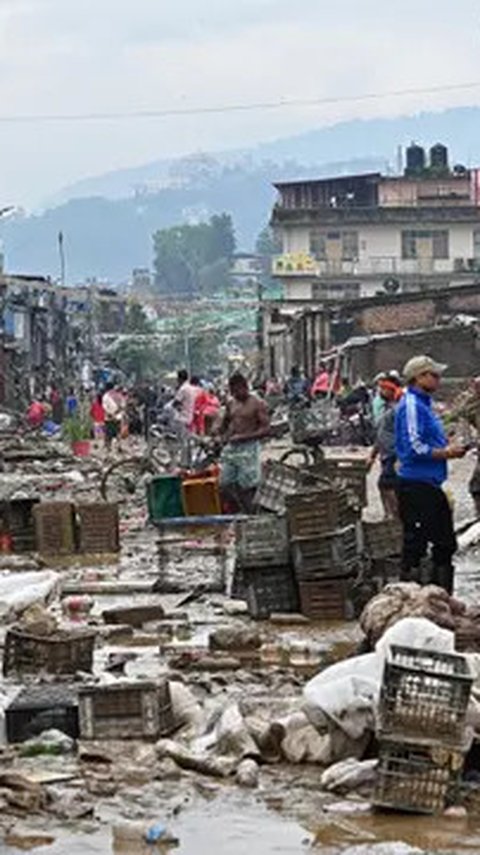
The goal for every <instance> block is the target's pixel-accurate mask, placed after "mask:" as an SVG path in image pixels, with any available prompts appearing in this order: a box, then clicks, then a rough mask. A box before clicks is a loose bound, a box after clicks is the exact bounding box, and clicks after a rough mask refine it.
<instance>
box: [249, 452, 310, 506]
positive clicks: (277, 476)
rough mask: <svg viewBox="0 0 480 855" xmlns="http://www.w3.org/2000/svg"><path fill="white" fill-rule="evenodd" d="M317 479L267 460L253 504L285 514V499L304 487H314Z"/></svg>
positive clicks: (302, 471) (299, 470)
mask: <svg viewBox="0 0 480 855" xmlns="http://www.w3.org/2000/svg"><path fill="white" fill-rule="evenodd" d="M316 481H317V479H316V477H315V476H314V475H312V474H309V473H308V472H306V471H305V470H303V469H296V468H295V467H294V466H287V464H285V463H279V462H277V461H275V460H268V461H267V462H266V463H265V464H264V466H263V472H262V480H261V483H260V486H259V488H258V490H257V492H256V495H255V504H256V505H258V507H259V508H263V509H264V510H266V511H272V512H273V513H276V514H283V513H284V512H285V498H286V497H287V496H290V495H291V494H292V493H296V492H298V491H299V490H302V489H304V488H306V487H311V486H314V485H315V483H316Z"/></svg>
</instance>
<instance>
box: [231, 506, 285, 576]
mask: <svg viewBox="0 0 480 855" xmlns="http://www.w3.org/2000/svg"><path fill="white" fill-rule="evenodd" d="M235 541H236V554H237V563H238V565H239V567H258V566H260V565H263V564H274V565H275V564H277V565H278V564H288V559H289V545H288V533H287V520H286V518H285V517H284V516H282V517H276V516H273V515H270V514H263V515H261V516H258V517H251V518H250V519H243V520H239V521H238V522H237V524H236V526H235Z"/></svg>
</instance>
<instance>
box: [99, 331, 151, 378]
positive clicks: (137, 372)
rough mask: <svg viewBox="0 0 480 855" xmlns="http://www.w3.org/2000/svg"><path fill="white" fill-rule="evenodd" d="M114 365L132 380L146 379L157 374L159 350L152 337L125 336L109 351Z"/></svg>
mask: <svg viewBox="0 0 480 855" xmlns="http://www.w3.org/2000/svg"><path fill="white" fill-rule="evenodd" d="M110 356H111V359H112V360H113V361H114V362H115V365H116V367H117V368H118V369H119V370H120V371H123V373H124V374H125V375H126V376H127V377H129V378H131V379H132V380H135V381H139V380H148V379H152V378H155V377H157V376H158V373H159V368H160V365H159V360H160V350H159V346H158V343H157V342H156V341H155V339H152V338H150V339H149V338H148V337H145V338H138V339H135V338H128V339H127V338H125V339H120V341H119V342H118V343H117V344H116V345H115V347H114V348H112V350H111V351H110Z"/></svg>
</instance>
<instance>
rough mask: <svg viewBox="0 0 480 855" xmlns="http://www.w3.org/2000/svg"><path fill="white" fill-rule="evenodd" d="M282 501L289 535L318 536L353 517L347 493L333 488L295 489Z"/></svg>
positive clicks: (337, 527)
mask: <svg viewBox="0 0 480 855" xmlns="http://www.w3.org/2000/svg"><path fill="white" fill-rule="evenodd" d="M285 503H286V506H287V518H288V528H289V533H290V537H291V538H318V537H320V535H326V534H330V533H331V532H334V531H337V530H338V529H342V528H345V527H346V526H348V525H351V524H352V522H354V521H355V514H354V513H352V509H351V506H350V504H349V501H348V496H347V494H346V493H345V492H344V491H343V492H342V491H339V490H334V489H333V488H332V489H328V488H325V489H323V490H311V491H309V492H308V493H305V492H296V493H295V494H293V495H291V496H288V497H287V498H286V500H285Z"/></svg>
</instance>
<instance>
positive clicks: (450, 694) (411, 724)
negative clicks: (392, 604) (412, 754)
mask: <svg viewBox="0 0 480 855" xmlns="http://www.w3.org/2000/svg"><path fill="white" fill-rule="evenodd" d="M472 682H473V676H472V674H471V671H470V667H469V665H468V662H467V660H466V659H465V657H463V656H457V655H455V654H450V653H437V652H435V651H429V650H428V651H427V650H416V649H415V648H410V647H397V646H394V645H392V647H391V648H390V653H389V656H388V658H387V660H386V662H385V668H384V672H383V681H382V688H381V693H380V705H379V730H380V732H381V733H382V734H394V735H402V736H403V735H405V736H412V737H415V738H425V739H427V738H428V739H440V740H442V741H443V742H444V743H448V744H450V745H452V744H453V745H459V744H462V741H463V738H464V730H465V718H466V713H467V707H468V702H469V700H470V691H471V687H472Z"/></svg>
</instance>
